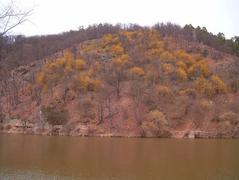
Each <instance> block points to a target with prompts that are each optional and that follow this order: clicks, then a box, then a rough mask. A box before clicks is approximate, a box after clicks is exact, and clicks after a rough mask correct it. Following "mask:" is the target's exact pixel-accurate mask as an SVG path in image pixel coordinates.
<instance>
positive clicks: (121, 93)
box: [0, 23, 239, 136]
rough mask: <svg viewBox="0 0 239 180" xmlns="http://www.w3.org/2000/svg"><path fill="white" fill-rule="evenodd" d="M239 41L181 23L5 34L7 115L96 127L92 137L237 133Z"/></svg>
mask: <svg viewBox="0 0 239 180" xmlns="http://www.w3.org/2000/svg"><path fill="white" fill-rule="evenodd" d="M238 45H239V39H238V38H237V37H235V38H233V39H232V40H227V39H225V37H224V35H223V33H219V34H218V35H213V34H211V33H209V32H207V30H206V28H200V27H197V28H194V27H192V26H191V25H186V26H185V27H183V28H182V27H180V26H178V25H174V24H171V23H168V24H157V25H155V26H153V27H140V26H138V25H127V26H126V25H116V26H113V25H109V24H103V25H102V24H100V25H95V26H89V27H88V28H86V29H84V28H80V29H79V31H71V32H67V33H63V34H59V35H50V36H40V37H28V38H26V37H22V36H17V37H4V38H2V41H1V68H2V69H1V70H2V73H3V74H4V73H5V74H4V75H2V76H1V89H0V93H1V97H0V99H1V105H0V107H1V117H0V118H1V121H2V122H3V121H5V120H6V119H21V120H22V121H23V122H24V123H25V124H26V123H29V122H31V123H33V124H38V126H39V124H41V125H42V124H46V123H48V124H50V125H53V126H54V125H63V126H64V127H65V128H66V129H65V131H67V132H68V133H70V132H71V131H72V129H74V127H76V126H77V124H84V125H88V126H89V127H91V126H92V127H91V128H89V132H88V134H89V133H92V134H94V133H95V132H96V131H97V128H99V127H100V128H102V129H104V130H105V131H110V132H111V131H114V132H115V131H116V132H120V133H124V132H126V133H127V132H128V133H129V132H135V133H136V134H137V136H170V133H173V132H174V131H176V130H185V129H197V130H203V131H209V132H218V133H220V134H222V135H223V134H229V136H237V135H238V134H239V127H238V125H239V109H238V102H237V99H238V93H237V92H238V90H239V73H238V68H239V61H238V57H237V55H239V46H238ZM12 69H13V70H12ZM10 70H12V71H10ZM39 112H40V115H39ZM93 127H94V128H93Z"/></svg>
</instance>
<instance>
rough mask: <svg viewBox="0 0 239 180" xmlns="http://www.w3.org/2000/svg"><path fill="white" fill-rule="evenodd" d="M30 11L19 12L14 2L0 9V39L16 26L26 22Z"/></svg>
mask: <svg viewBox="0 0 239 180" xmlns="http://www.w3.org/2000/svg"><path fill="white" fill-rule="evenodd" d="M31 13H32V9H31V10H20V9H18V8H17V7H16V5H15V3H14V1H11V2H10V3H9V4H7V5H6V6H5V7H3V8H1V9H0V37H3V36H4V35H6V34H7V33H8V32H9V31H11V30H12V29H14V28H15V27H17V26H18V25H20V24H22V23H24V22H26V21H28V17H29V16H30V14H31Z"/></svg>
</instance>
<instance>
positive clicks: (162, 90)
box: [156, 85, 173, 96]
mask: <svg viewBox="0 0 239 180" xmlns="http://www.w3.org/2000/svg"><path fill="white" fill-rule="evenodd" d="M156 92H157V94H158V95H159V96H169V95H172V94H173V92H172V90H171V89H170V88H169V87H168V86H163V85H159V86H157V87H156Z"/></svg>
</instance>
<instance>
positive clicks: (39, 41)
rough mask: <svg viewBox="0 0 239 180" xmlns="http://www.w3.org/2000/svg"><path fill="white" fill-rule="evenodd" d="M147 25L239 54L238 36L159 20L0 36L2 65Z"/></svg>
mask: <svg viewBox="0 0 239 180" xmlns="http://www.w3.org/2000/svg"><path fill="white" fill-rule="evenodd" d="M148 28H154V29H156V30H157V31H158V32H159V33H160V35H161V36H162V37H165V36H173V37H175V38H182V39H185V40H188V41H190V42H200V43H203V44H205V45H208V46H210V47H212V48H215V49H216V50H219V51H222V52H225V53H229V54H233V55H237V56H239V36H235V37H233V38H231V39H226V38H225V36H224V34H223V33H218V34H217V35H214V34H212V33H210V32H208V31H207V29H206V28H205V27H202V28H201V27H199V26H198V27H197V28H194V27H193V26H192V25H185V26H184V27H181V26H179V25H176V24H172V23H167V24H164V23H158V24H156V25H154V26H153V27H142V26H139V25H137V24H129V25H122V24H117V25H112V24H97V25H91V26H88V27H87V28H83V27H80V28H79V29H78V30H77V31H69V32H64V33H61V34H56V35H44V36H33V37H25V36H22V35H18V36H5V37H1V39H0V63H1V66H3V65H4V66H5V67H8V68H13V67H16V66H19V65H21V64H25V63H28V62H31V61H33V60H38V59H43V58H45V57H48V56H50V55H52V54H54V53H56V52H58V51H61V50H63V49H66V48H71V47H74V45H76V44H78V43H81V42H83V41H87V40H91V39H97V38H101V37H102V36H103V35H105V34H108V33H118V32H119V31H121V30H128V31H134V30H139V29H148Z"/></svg>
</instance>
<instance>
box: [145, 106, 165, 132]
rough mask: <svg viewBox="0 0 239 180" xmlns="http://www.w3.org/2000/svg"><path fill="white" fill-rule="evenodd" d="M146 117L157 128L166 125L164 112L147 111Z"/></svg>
mask: <svg viewBox="0 0 239 180" xmlns="http://www.w3.org/2000/svg"><path fill="white" fill-rule="evenodd" d="M148 118H149V119H150V120H151V121H153V122H154V123H155V124H156V125H157V126H158V127H159V128H163V127H165V126H166V125H167V120H166V117H165V115H164V113H162V112H160V111H158V110H153V111H150V112H149V113H148Z"/></svg>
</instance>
